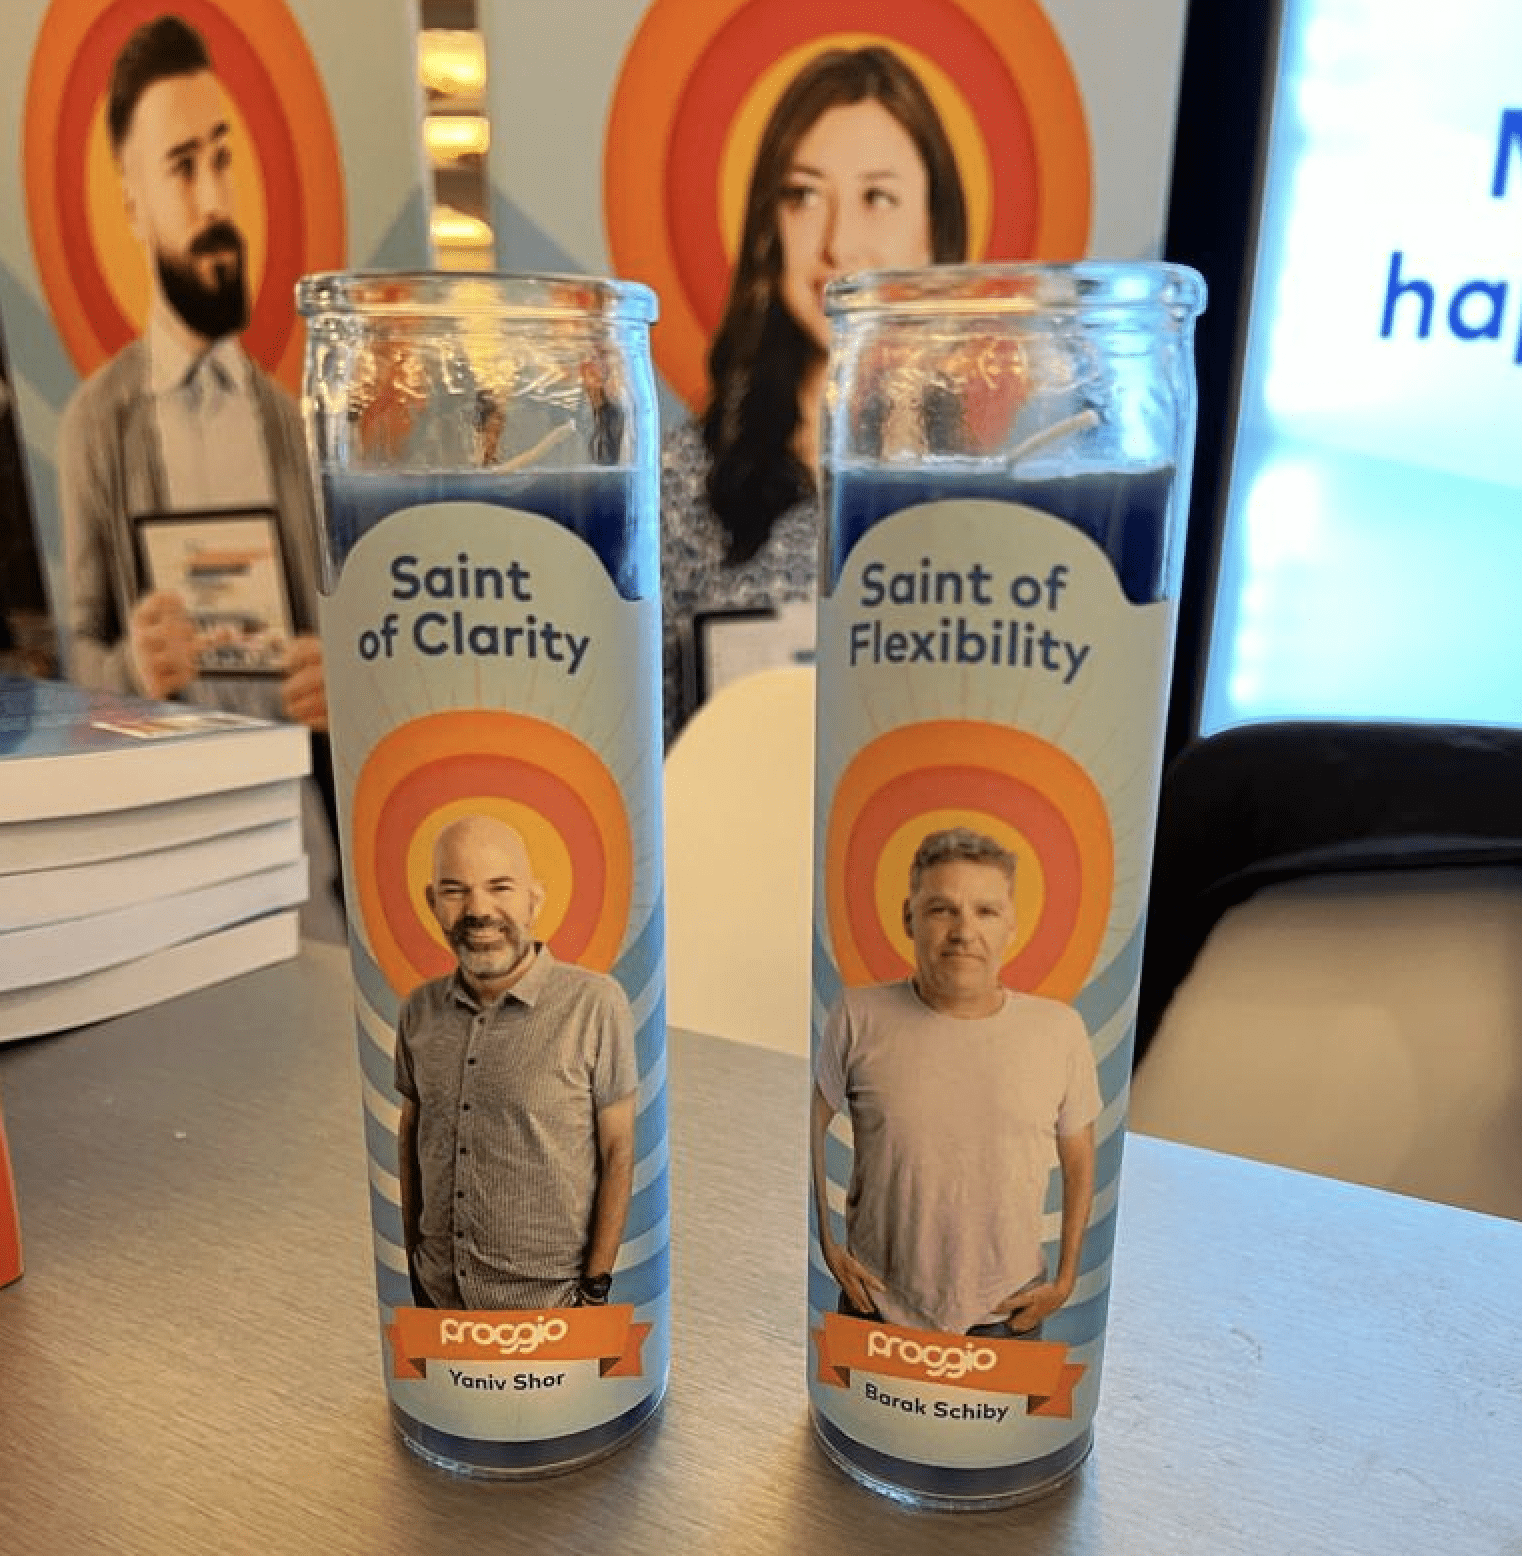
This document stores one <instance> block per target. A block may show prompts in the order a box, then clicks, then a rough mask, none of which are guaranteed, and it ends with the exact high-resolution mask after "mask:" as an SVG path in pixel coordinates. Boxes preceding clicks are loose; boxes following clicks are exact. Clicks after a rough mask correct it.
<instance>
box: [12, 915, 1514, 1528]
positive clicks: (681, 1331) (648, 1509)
mask: <svg viewBox="0 0 1522 1556" xmlns="http://www.w3.org/2000/svg"><path fill="white" fill-rule="evenodd" d="M346 979H347V959H346V956H345V955H344V953H343V952H342V951H340V950H339V949H338V948H336V947H331V946H316V945H309V946H308V947H307V948H306V950H305V951H304V952H303V955H302V957H301V959H300V960H299V961H297V962H295V963H291V964H288V965H286V966H283V967H279V968H273V969H270V970H268V971H265V972H260V973H254V974H251V975H249V976H248V977H246V978H242V979H240V980H238V981H236V982H235V983H232V984H228V985H225V986H223V987H222V988H221V989H218V990H208V991H203V992H202V993H199V994H195V995H192V996H189V997H188V998H186V999H184V1000H180V1001H176V1002H174V1003H173V1004H171V1005H167V1006H161V1007H160V1008H159V1009H157V1010H156V1011H152V1012H148V1013H145V1014H139V1015H135V1016H131V1017H127V1018H124V1019H122V1020H119V1021H113V1022H109V1023H106V1024H104V1025H102V1026H99V1027H94V1028H88V1029H85V1030H82V1031H79V1032H75V1033H70V1034H65V1035H62V1036H59V1037H54V1038H46V1039H40V1040H37V1041H35V1042H31V1043H26V1044H19V1045H12V1046H10V1047H9V1048H5V1049H0V1088H3V1092H4V1105H5V1112H6V1120H7V1127H8V1129H9V1132H10V1137H11V1147H12V1153H13V1156H14V1159H15V1167H16V1172H17V1178H18V1189H19V1193H20V1199H21V1211H22V1221H23V1232H24V1236H25V1242H26V1252H27V1263H28V1271H27V1274H26V1276H25V1278H24V1280H23V1281H22V1282H21V1283H19V1284H18V1285H16V1286H14V1287H10V1288H8V1289H6V1290H4V1291H0V1549H3V1550H4V1551H5V1552H6V1553H7V1556H55V1553H56V1556H88V1553H92V1552H98V1551H110V1552H129V1553H132V1556H138V1553H142V1556H174V1553H181V1552H183V1553H186V1556H189V1553H192V1552H193V1553H195V1556H208V1553H217V1556H222V1553H243V1552H249V1553H255V1552H257V1553H287V1552H289V1553H302V1556H307V1553H313V1552H323V1553H330V1552H331V1553H345V1552H354V1553H363V1556H387V1553H391V1552H396V1553H399V1556H400V1553H406V1556H419V1553H424V1556H426V1553H432V1552H439V1553H444V1552H449V1553H457V1552H488V1551H489V1552H493V1553H499V1552H503V1553H512V1552H525V1553H527V1552H532V1553H535V1556H546V1553H555V1552H567V1553H576V1556H582V1553H591V1552H596V1553H608V1556H613V1553H617V1556H624V1553H636V1556H637V1553H643V1552H649V1553H660V1556H668V1553H677V1556H686V1553H688V1552H699V1551H702V1552H719V1553H723V1556H730V1553H735V1556H748V1553H758V1556H759V1553H763V1552H777V1553H781V1552H787V1553H789V1556H797V1553H803V1552H808V1553H826V1556H832V1553H841V1556H845V1553H851V1552H862V1553H870V1556H894V1553H900V1552H902V1553H905V1556H908V1553H915V1556H921V1553H923V1552H925V1551H927V1550H933V1551H935V1552H936V1553H937V1556H957V1553H960V1552H990V1553H992V1552H996V1551H997V1552H1010V1551H1032V1552H1040V1553H1042V1556H1061V1553H1103V1556H1122V1553H1124V1556H1148V1553H1153V1552H1155V1553H1158V1556H1193V1553H1199V1556H1234V1553H1244V1556H1245V1553H1248V1552H1251V1553H1252V1556H1278V1553H1282V1556H1338V1553H1343V1552H1359V1553H1367V1556H1404V1553H1406V1552H1431V1553H1441V1556H1469V1553H1475V1556H1480V1553H1483V1556H1498V1553H1506V1556H1518V1553H1522V1320H1519V1317H1518V1307H1519V1304H1522V1224H1517V1223H1513V1222H1510V1221H1503V1220H1497V1219H1493V1218H1488V1217H1484V1216H1479V1215H1475V1214H1472V1213H1469V1212H1464V1211H1458V1210H1453V1209H1450V1208H1447V1207H1442V1206H1436V1205H1430V1204H1424V1203H1421V1202H1418V1201H1414V1200H1405V1199H1400V1198H1398V1197H1395V1196H1392V1195H1387V1194H1382V1193H1379V1192H1376V1191H1373V1190H1369V1189H1361V1188H1356V1187H1352V1186H1349V1185H1345V1184H1339V1183H1334V1182H1331V1181H1329V1180H1324V1179H1319V1178H1312V1177H1307V1176H1304V1175H1300V1174H1295V1173H1290V1172H1286V1171H1283V1170H1281V1169H1277V1168H1272V1167H1264V1166H1261V1165H1257V1164H1254V1163H1248V1162H1244V1161H1239V1160H1236V1159H1233V1158H1229V1157H1224V1156H1218V1155H1214V1154H1211V1153H1209V1152H1203V1151H1197V1150H1191V1149H1188V1148H1185V1147H1181V1146H1172V1145H1165V1144H1163V1143H1161V1142H1158V1141H1155V1140H1150V1139H1146V1138H1143V1137H1133V1139H1132V1141H1131V1142H1130V1144H1129V1146H1128V1149H1127V1159H1126V1167H1125V1176H1124V1188H1123V1208H1122V1216H1121V1233H1120V1243H1119V1249H1118V1252H1117V1256H1116V1276H1115V1296H1114V1301H1113V1304H1112V1323H1111V1334H1110V1348H1109V1357H1108V1360H1107V1363H1106V1372H1105V1381H1104V1395H1103V1404H1102V1406H1101V1410H1100V1415H1099V1420H1098V1425H1097V1446H1096V1448H1095V1451H1094V1454H1093V1456H1092V1458H1091V1459H1090V1460H1089V1462H1088V1463H1087V1464H1086V1465H1085V1466H1084V1467H1083V1469H1082V1470H1081V1471H1080V1472H1079V1474H1078V1475H1077V1477H1076V1478H1075V1479H1074V1480H1073V1481H1072V1482H1071V1483H1070V1484H1069V1485H1068V1486H1067V1487H1065V1488H1064V1489H1062V1490H1060V1491H1059V1492H1057V1493H1055V1494H1054V1495H1052V1496H1051V1497H1049V1498H1047V1499H1046V1500H1044V1501H1042V1502H1038V1503H1034V1504H1031V1505H1029V1506H1026V1507H1023V1508H1017V1509H1012V1510H1009V1511H1006V1512H1001V1513H992V1514H974V1515H962V1516H952V1515H931V1514H918V1513H912V1512H906V1511H904V1510H902V1509H900V1508H898V1507H896V1506H894V1505H892V1504H890V1503H889V1502H887V1501H885V1500H884V1499H881V1498H878V1497H875V1496H873V1495H872V1494H870V1493H868V1492H866V1491H863V1490H861V1489H859V1488H858V1487H856V1486H855V1485H854V1484H852V1483H851V1482H849V1481H848V1480H847V1479H845V1477H843V1476H842V1475H841V1474H839V1473H838V1472H837V1471H836V1470H834V1469H833V1468H832V1467H831V1466H830V1465H829V1464H828V1463H827V1462H826V1461H825V1459H824V1457H823V1455H822V1454H821V1453H820V1451H819V1450H818V1448H817V1447H816V1445H815V1443H814V1441H813V1438H812V1435H811V1432H810V1429H809V1426H808V1422H807V1416H806V1410H805V1403H804V1398H805V1396H804V1388H803V1378H804V1366H805V1361H804V1339H805V1329H806V1322H805V1311H804V1295H803V1272H804V1207H805V1172H804V1160H805V1157H804V1152H805V1110H806V1101H807V1083H806V1071H805V1065H804V1061H803V1060H802V1059H801V1058H799V1057H797V1056H795V1055H787V1054H779V1053H775V1052H771V1051H767V1050H763V1049H759V1048H752V1047H746V1046H742V1045H739V1044H734V1043H728V1042H724V1041H720V1040H716V1039H711V1038H702V1037H695V1036H692V1035H687V1034H680V1033H678V1034H673V1037H672V1044H671V1059H672V1066H671V1104H672V1110H673V1144H674V1166H673V1176H674V1185H675V1196H676V1199H675V1206H674V1235H675V1239H676V1241H675V1260H674V1262H675V1291H674V1304H675V1314H676V1318H675V1349H676V1359H675V1366H674V1372H673V1381H672V1387H671V1392H670V1394H669V1396H668V1399H667V1402H666V1405H665V1407H664V1409H663V1411H662V1413H661V1415H660V1416H659V1417H658V1418H657V1420H656V1422H655V1424H654V1425H653V1426H652V1427H651V1428H649V1429H648V1430H647V1431H645V1432H644V1433H643V1434H642V1435H641V1436H639V1437H638V1438H637V1439H635V1440H634V1441H633V1442H632V1444H630V1445H629V1446H628V1447H626V1448H625V1449H623V1450H622V1451H621V1452H619V1453H617V1454H615V1455H614V1456H613V1457H611V1458H610V1459H607V1460H605V1461H603V1462H602V1463H600V1464H597V1465H594V1466H592V1467H590V1468H588V1469H586V1470H583V1471H581V1472H579V1473H577V1474H574V1475H571V1476H567V1477H565V1478H562V1479H559V1480H553V1481H540V1482H533V1483H527V1484H518V1485H480V1484H472V1483H467V1482H462V1481H457V1480H454V1479H451V1478H450V1477H448V1476H447V1475H444V1474H442V1473H440V1472H438V1471H435V1470H433V1469H430V1468H429V1467H428V1466H426V1465H424V1464H422V1463H419V1462H418V1461H417V1460H415V1459H414V1458H413V1457H412V1456H411V1455H410V1454H409V1453H408V1452H407V1451H406V1450H405V1449H404V1448H403V1447H402V1446H401V1444H400V1443H399V1441H398V1440H397V1439H396V1438H395V1437H394V1435H393V1433H392V1430H391V1427H390V1423H389V1418H388V1415H387V1409H386V1401H385V1394H384V1389H383V1386H382V1381H381V1358H380V1352H379V1344H378V1340H377V1336H376V1330H375V1321H374V1295H373V1286H372V1282H371V1260H370V1232H369V1221H368V1207H367V1197H366V1183H365V1162H364V1153H363V1145H362V1136H361V1129H360V1099H359V1086H358V1068H357V1065H356V1063H355V1060H354V1053H353V1037H352V1027H351V1022H350V1016H349V1012H348V1004H347V1000H348V995H347V983H346ZM742 1368H743V1371H742V1370H741V1369H742Z"/></svg>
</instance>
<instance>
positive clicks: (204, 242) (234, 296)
mask: <svg viewBox="0 0 1522 1556" xmlns="http://www.w3.org/2000/svg"><path fill="white" fill-rule="evenodd" d="M153 257H154V264H155V267H156V268H157V270H158V275H159V285H160V286H161V287H162V288H163V290H164V298H165V300H166V301H167V302H168V304H169V306H170V307H171V308H173V309H174V311H175V312H176V313H177V314H179V316H180V318H181V319H183V320H184V321H185V324H186V327H187V328H189V329H191V330H194V331H195V333H196V334H197V335H200V336H202V337H203V338H204V339H206V340H221V339H222V337H223V336H224V335H236V334H237V333H238V332H239V331H240V330H241V329H242V328H243V327H244V326H245V325H246V324H247V323H248V292H247V290H246V288H245V287H244V284H243V235H242V233H240V232H239V231H238V229H237V228H236V227H234V226H233V224H232V223H231V222H226V221H224V222H215V223H213V225H212V226H210V227H208V228H207V229H206V231H205V232H203V233H201V234H200V235H199V236H198V237H197V238H196V239H195V241H194V242H193V243H192V244H191V245H190V247H189V249H188V250H187V251H186V253H185V255H184V256H183V257H182V256H180V255H170V254H168V253H166V252H165V251H164V250H163V249H157V250H155V252H154V256H153ZM198 259H213V260H214V261H215V263H214V265H213V266H212V280H211V282H210V284H208V283H206V282H205V281H203V280H202V279H201V277H200V275H199V274H197V269H196V264H195V261H196V260H198Z"/></svg>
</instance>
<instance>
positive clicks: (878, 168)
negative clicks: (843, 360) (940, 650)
mask: <svg viewBox="0 0 1522 1556" xmlns="http://www.w3.org/2000/svg"><path fill="white" fill-rule="evenodd" d="M967 225H968V224H967V209H966V202H965V199H964V195H963V190H962V181H961V177H960V175H959V173H958V171H957V164H956V157H955V155H954V153H953V150H952V146H951V141H950V138H949V137H948V135H947V134H946V131H945V128H944V126H943V125H942V123H941V120H940V117H939V115H938V114H937V112H936V109H935V106H934V104H933V103H932V101H931V99H930V96H929V94H928V92H927V91H926V90H925V88H924V86H923V85H922V84H921V82H920V80H919V79H918V77H917V76H916V75H915V74H914V73H913V72H912V71H911V70H910V69H909V68H908V66H906V65H905V64H904V63H903V61H902V60H901V59H900V58H899V57H898V56H897V55H896V54H894V53H893V52H892V51H891V50H889V49H886V48H883V47H881V46H877V45H874V46H871V47H867V48H860V49H830V50H827V51H825V52H823V53H821V54H819V55H817V56H816V57H815V58H814V59H813V60H811V61H810V62H809V64H808V65H806V66H805V67H804V69H803V70H802V71H801V72H800V73H799V74H798V75H797V76H796V77H795V78H794V79H793V81H792V82H791V83H790V84H789V85H788V87H787V88H786V90H785V91H784V92H783V94H782V96H781V97H780V98H779V100H778V102H777V105H776V107H775V108H774V109H773V110H772V114H771V117H770V119H769V120H768V122H767V125H766V128H765V130H764V132H763V133H762V136H761V142H760V146H759V149H758V151H757V154H756V162H755V167H754V170H753V172H752V174H751V181H750V189H749V194H748V197H747V200H746V208H745V221H744V228H743V232H742V235H741V240H740V248H739V253H738V257H737V260H736V263H735V270H734V275H733V278H732V280H731V282H730V289H729V296H728V301H727V302H726V304H725V309H724V314H723V318H722V320H721V321H720V324H719V328H718V331H717V333H716V334H715V336H714V341H713V345H712V348H711V350H710V352H709V357H708V367H709V380H710V397H709V401H708V406H707V409H706V410H705V411H704V412H703V414H702V415H701V416H700V417H698V418H696V419H695V420H693V421H690V422H687V423H685V424H683V425H682V426H681V427H679V428H677V429H676V430H675V431H674V432H673V433H672V434H671V435H670V436H669V437H668V438H667V440H666V446H665V448H664V450H663V456H662V502H661V530H662V553H663V554H662V564H663V571H664V591H665V657H666V678H665V695H666V738H667V739H668V741H669V740H670V739H671V737H672V736H673V735H674V734H675V733H676V731H677V730H678V729H679V728H680V727H681V725H682V724H683V723H684V722H685V721H686V719H687V718H688V717H689V716H690V715H691V713H692V712H693V710H694V708H695V707H696V705H697V703H698V701H700V700H701V696H700V685H701V683H700V677H699V666H698V659H699V653H700V647H699V643H698V640H697V633H696V631H695V628H694V617H695V616H700V615H702V614H703V613H706V612H712V611H754V610H758V609H759V610H764V609H768V608H775V607H777V606H780V605H785V604H788V603H790V602H806V601H809V600H811V599H812V597H813V592H814V583H815V572H816V567H817V550H818V523H817V516H816V512H815V503H814V499H815V493H816V476H815V471H816V465H817V458H818V450H817V439H818V419H819V409H820V397H821V393H822V389H823V384H824V365H825V354H826V350H827V347H828V329H827V326H826V323H825V317H824V308H823V293H824V288H825V285H826V283H827V282H828V281H830V280H832V279H833V278H834V277H835V276H837V275H843V274H846V273H847V272H849V271H853V270H867V269H881V268H891V267H900V266H912V265H925V264H931V263H936V264H943V263H955V262H957V261H960V260H963V259H965V258H966V255H967Z"/></svg>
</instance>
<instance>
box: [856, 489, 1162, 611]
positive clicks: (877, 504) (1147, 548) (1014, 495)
mask: <svg viewBox="0 0 1522 1556" xmlns="http://www.w3.org/2000/svg"><path fill="white" fill-rule="evenodd" d="M1173 478H1174V472H1173V470H1172V468H1171V467H1169V466H1161V465H1149V466H1144V467H1137V468H1135V469H1115V470H1089V469H1085V470H1083V471H1081V472H1078V471H1070V472H1066V473H1065V472H1063V471H1062V470H1061V469H1052V470H1051V471H1050V472H1045V471H1037V472H1034V473H1025V472H1021V473H1020V474H1018V475H1013V474H1011V473H1010V472H1009V470H1008V469H1007V468H1005V467H1004V466H1002V465H990V464H988V463H986V462H983V461H979V462H977V463H973V462H970V461H965V460H944V461H940V460H937V461H928V462H926V463H925V464H920V465H912V466H907V467H905V468H904V469H902V470H885V469H884V468H883V467H882V466H881V465H874V466H871V467H867V466H852V465H849V464H847V465H844V466H842V467H841V468H840V469H839V470H838V471H837V472H836V474H835V478H834V483H833V487H832V496H831V503H830V508H831V512H830V535H829V550H828V565H829V579H828V580H827V585H826V587H827V589H828V590H830V591H833V590H834V588H835V584H836V582H837V581H838V580H839V578H840V574H841V571H842V569H843V568H844V567H845V563H846V558H847V557H848V556H849V555H850V553H851V549H852V547H853V546H855V544H856V542H857V541H858V540H860V539H861V538H862V536H863V535H865V534H866V533H867V531H868V530H870V529H871V528H872V527H873V525H875V524H878V523H880V522H881V521H882V520H883V519H886V518H888V517H890V516H891V515H892V514H895V513H899V512H901V511H902V510H903V509H905V508H912V507H914V506H916V505H917V504H920V503H928V502H966V501H991V502H1010V503H1024V504H1026V505H1028V506H1029V507H1032V508H1039V509H1040V510H1041V511H1042V512H1043V513H1050V514H1053V515H1055V516H1056V517H1057V518H1060V519H1065V520H1066V521H1067V522H1068V523H1069V524H1071V525H1072V526H1073V527H1074V528H1075V529H1077V530H1080V531H1081V532H1082V533H1083V534H1085V535H1087V536H1088V537H1089V539H1090V540H1092V541H1093V542H1094V543H1095V544H1096V545H1097V546H1099V548H1100V549H1101V550H1102V551H1103V552H1104V553H1105V555H1106V556H1108V557H1109V559H1110V561H1111V563H1112V564H1113V566H1114V568H1115V572H1116V575H1117V576H1118V577H1119V579H1120V584H1121V588H1122V589H1123V590H1124V591H1125V595H1126V598H1127V599H1128V600H1130V601H1131V603H1132V604H1133V605H1145V604H1150V603H1151V602H1152V601H1154V600H1163V599H1171V598H1173V597H1174V596H1175V595H1177V593H1178V589H1179V568H1180V565H1181V562H1182V557H1183V547H1182V545H1179V546H1177V547H1175V549H1174V551H1173V552H1172V553H1171V554H1170V552H1169V550H1168V546H1167V537H1168V515H1169V511H1170V507H1171V504H1172V500H1173Z"/></svg>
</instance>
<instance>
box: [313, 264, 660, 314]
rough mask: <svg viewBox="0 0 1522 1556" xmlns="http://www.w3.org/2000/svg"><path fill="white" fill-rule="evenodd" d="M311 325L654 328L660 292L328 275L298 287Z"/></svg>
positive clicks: (492, 277)
mask: <svg viewBox="0 0 1522 1556" xmlns="http://www.w3.org/2000/svg"><path fill="white" fill-rule="evenodd" d="M296 311H297V312H298V313H299V314H300V315H301V316H302V317H303V318H309V319H310V318H319V317H322V316H325V315H326V316H332V315H340V316H355V317H363V318H373V319H384V318H397V319H400V318H413V319H416V318H429V319H466V320H469V319H482V320H485V319H497V320H503V319H521V320H525V321H534V320H551V319H561V320H566V321H571V320H577V319H587V318H603V319H607V320H610V321H616V322H619V323H630V324H652V323H654V322H655V319H656V317H657V314H658V311H659V309H658V304H657V300H656V295H655V293H654V292H653V291H652V290H651V289H650V288H649V287H648V286H645V285H644V284H643V283H642V282H639V281H622V280H617V279H615V278H613V277H609V276H591V275H573V274H563V275H562V274H557V273H553V272H535V271H523V272H510V271H490V270H327V271H318V272H316V273H314V274H312V275H306V276H303V277H302V278H301V279H300V280H299V281H298V282H297V283H296Z"/></svg>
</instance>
